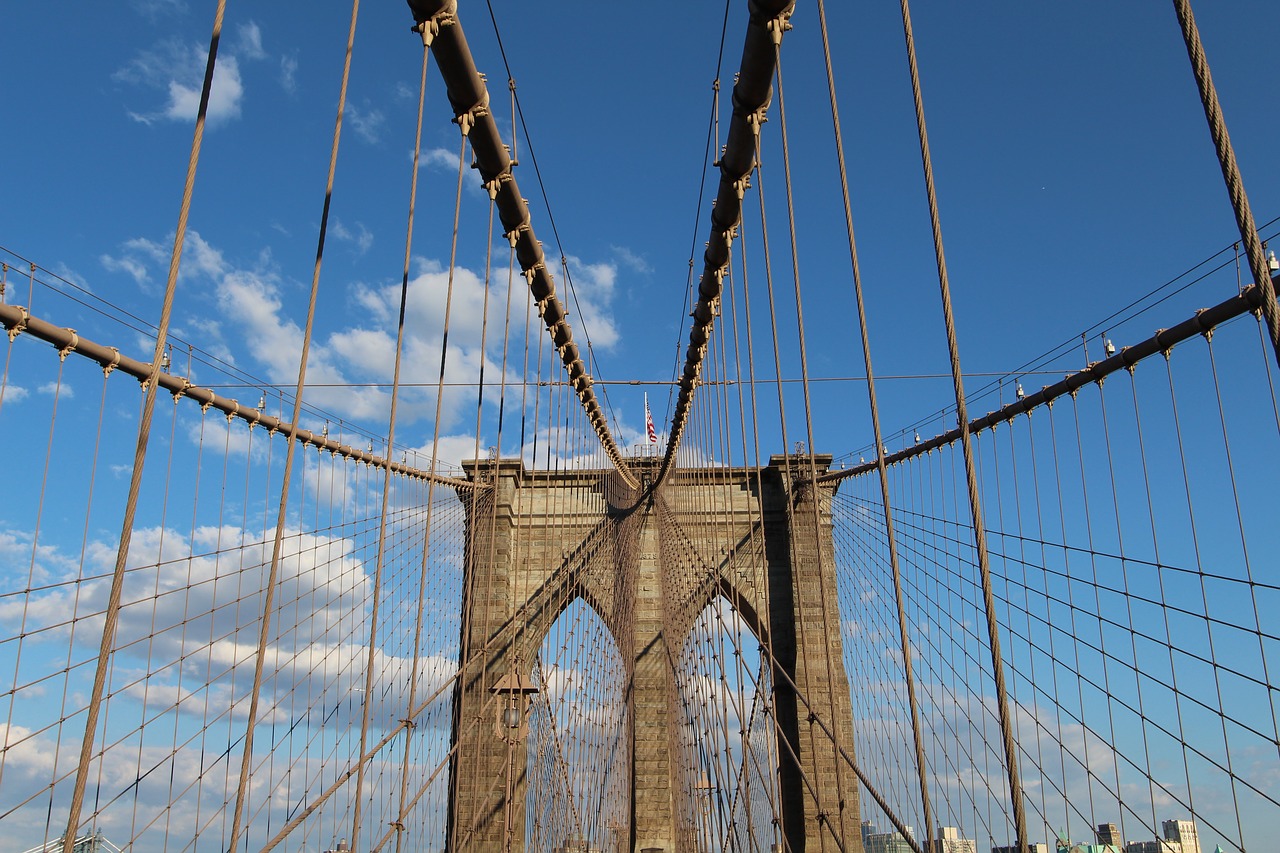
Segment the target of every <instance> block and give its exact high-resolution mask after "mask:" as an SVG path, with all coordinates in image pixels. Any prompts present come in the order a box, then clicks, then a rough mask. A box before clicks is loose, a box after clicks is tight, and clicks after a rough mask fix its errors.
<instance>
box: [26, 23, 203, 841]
mask: <svg viewBox="0 0 1280 853" xmlns="http://www.w3.org/2000/svg"><path fill="white" fill-rule="evenodd" d="M226 7H227V2H226V0H218V7H217V11H216V12H215V13H214V17H213V34H212V35H211V36H210V38H209V56H208V59H207V60H206V62H205V68H204V83H203V85H202V86H201V89H200V107H199V109H198V110H197V111H196V127H195V131H194V133H193V135H192V139H191V155H190V157H189V158H188V159H187V177H186V182H185V184H184V185H183V188H182V205H181V207H180V208H179V211H178V225H177V228H176V229H175V233H174V237H173V253H172V255H171V256H170V258H169V278H168V281H167V282H166V284H165V290H164V301H163V303H162V305H161V308H160V323H159V325H158V326H157V328H156V346H155V352H154V354H153V355H152V358H151V375H150V376H149V377H148V378H147V382H146V396H145V399H144V401H143V405H142V417H141V418H140V419H139V422H138V441H137V446H136V448H135V450H134V454H133V472H132V474H131V476H130V479H129V496H128V498H127V499H126V501H125V507H124V520H123V522H122V523H121V529H120V544H119V546H118V547H117V549H116V564H115V569H114V570H113V572H112V575H111V592H110V595H109V597H108V599H107V608H106V613H105V614H104V617H103V624H102V643H101V645H100V646H99V649H98V662H97V667H96V669H95V670H94V676H93V690H92V692H91V693H90V695H89V704H88V708H87V709H86V714H85V723H84V741H83V743H82V744H81V747H80V764H79V766H78V767H77V769H76V780H75V787H74V788H73V789H72V793H71V807H70V809H69V810H68V813H67V834H66V837H65V838H63V841H62V850H63V853H71V851H72V848H74V847H75V840H76V830H77V829H78V828H79V825H80V810H81V808H82V807H83V806H84V792H85V786H86V784H87V783H88V780H89V762H90V759H91V758H92V756H93V741H94V735H95V734H96V730H97V728H98V715H99V713H100V712H101V710H102V694H103V691H104V689H105V688H106V680H107V668H108V663H109V661H110V658H111V647H112V645H113V643H114V642H115V634H116V625H117V624H118V622H119V619H120V596H121V594H122V593H123V591H124V569H125V563H126V562H127V561H128V559H129V543H130V540H131V539H132V536H133V519H134V515H135V514H136V512H137V509H138V493H139V491H140V490H141V488H142V468H143V463H145V462H146V459H147V445H148V443H149V441H150V438H151V418H152V416H153V415H154V414H155V407H156V391H157V387H158V386H157V382H156V379H157V378H158V377H159V375H160V359H161V357H162V356H163V354H164V349H165V344H166V343H167V342H168V337H169V317H170V315H171V314H172V312H173V297H174V293H175V292H176V291H177V287H178V267H179V265H180V264H181V262H182V244H183V241H184V239H185V238H186V235H187V218H188V215H189V214H190V212H191V196H192V193H193V191H194V189H195V182H196V164H197V163H199V162H200V144H201V142H202V141H203V140H204V122H205V116H206V115H207V113H208V111H209V92H210V90H212V88H213V68H214V65H215V64H216V62H217V58H218V42H219V41H220V40H221V38H222V16H223V13H224V12H225V11H226ZM29 302H30V300H28V303H29Z"/></svg>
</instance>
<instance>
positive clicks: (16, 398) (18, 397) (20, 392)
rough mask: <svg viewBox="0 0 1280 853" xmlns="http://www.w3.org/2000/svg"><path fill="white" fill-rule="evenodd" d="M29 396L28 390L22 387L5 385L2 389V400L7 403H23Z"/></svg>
mask: <svg viewBox="0 0 1280 853" xmlns="http://www.w3.org/2000/svg"><path fill="white" fill-rule="evenodd" d="M28 396H29V395H28V392H27V389H26V388H23V387H22V386H21V385H5V386H4V387H3V388H0V400H4V402H6V403H21V402H22V401H23V400H25V399H26V398H27V397H28Z"/></svg>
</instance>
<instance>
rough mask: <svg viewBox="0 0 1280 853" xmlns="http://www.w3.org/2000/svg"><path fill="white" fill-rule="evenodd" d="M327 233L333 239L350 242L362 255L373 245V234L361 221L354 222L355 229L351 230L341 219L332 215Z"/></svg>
mask: <svg viewBox="0 0 1280 853" xmlns="http://www.w3.org/2000/svg"><path fill="white" fill-rule="evenodd" d="M329 233H330V234H332V235H333V237H334V239H335V240H341V241H342V242H344V243H350V244H352V245H353V246H355V249H356V252H358V253H359V254H361V255H363V254H364V253H365V252H367V251H369V249H370V248H371V247H372V246H373V234H372V233H371V232H370V231H369V229H368V228H366V227H365V225H364V223H363V222H357V223H356V224H355V230H354V231H352V230H351V229H350V228H348V227H347V226H346V225H344V224H343V223H342V220H340V219H338V218H337V217H334V220H333V224H332V225H330V226H329Z"/></svg>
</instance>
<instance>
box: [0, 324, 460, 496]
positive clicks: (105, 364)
mask: <svg viewBox="0 0 1280 853" xmlns="http://www.w3.org/2000/svg"><path fill="white" fill-rule="evenodd" d="M0 327H3V328H4V329H6V330H8V331H9V332H10V333H12V334H13V336H14V337H17V336H18V335H19V334H28V335H31V336H32V337H33V338H38V339H39V340H42V341H45V342H46V343H49V344H52V345H53V346H54V347H55V348H57V349H59V350H62V349H67V348H69V347H70V348H71V351H72V353H73V354H75V355H78V356H81V357H83V358H87V359H89V360H91V361H94V362H97V363H98V364H99V365H100V366H101V367H102V368H103V370H104V371H105V372H107V373H108V374H110V373H113V372H115V371H116V370H119V371H120V372H121V373H125V374H128V375H129V376H132V377H134V378H135V379H139V380H141V381H142V382H144V383H145V382H148V381H150V363H149V362H145V361H139V360H137V359H135V358H130V357H129V356H127V355H122V354H121V353H120V351H119V350H118V349H116V348H115V347H109V346H104V345H103V344H100V343H97V342H95V341H92V340H89V339H87V338H85V337H83V336H81V335H79V334H77V333H76V332H75V331H73V330H71V329H66V328H63V327H62V326H56V325H54V324H53V323H50V322H48V321H47V320H43V319H41V318H39V317H35V316H33V315H31V314H30V313H28V312H27V310H26V309H25V308H23V307H21V306H15V305H0ZM155 384H156V385H157V386H159V387H160V388H163V389H164V390H166V391H168V392H169V393H170V394H172V395H173V396H174V397H175V398H180V397H188V398H190V399H191V400H193V401H194V402H196V403H198V404H200V406H201V407H202V408H204V409H210V408H213V409H217V410H218V411H220V412H222V413H223V414H225V415H227V416H228V417H230V418H234V419H236V420H240V421H243V422H244V423H246V424H248V425H249V426H250V427H254V426H261V427H262V428H263V429H264V430H266V431H267V432H269V433H272V434H274V433H280V434H282V435H285V436H292V437H295V438H296V439H297V440H298V441H300V442H302V443H303V444H304V445H310V446H311V447H314V448H316V450H317V451H321V452H326V453H330V454H332V455H334V456H341V457H343V458H346V459H350V460H351V461H353V462H360V463H364V464H366V465H369V466H371V467H373V468H378V469H383V468H389V469H391V470H392V471H394V472H395V473H396V474H398V475H400V476H404V477H409V478H413V479H418V480H434V481H435V482H437V483H438V484H440V485H443V486H449V487H450V488H453V489H464V490H470V489H474V488H476V484H475V483H474V482H472V481H471V480H464V479H461V478H458V477H449V476H445V475H443V474H432V473H430V472H428V471H423V470H421V469H420V468H416V467H414V466H413V465H410V464H408V463H406V462H395V461H393V460H392V459H391V458H390V456H389V455H381V454H376V453H373V452H371V451H368V450H364V449H362V448H359V447H355V446H353V445H351V444H348V443H344V442H343V441H342V440H341V439H336V438H330V437H329V436H328V435H326V434H325V433H323V432H321V433H317V432H315V431H314V430H307V429H301V428H299V426H298V424H297V422H296V421H294V422H292V423H290V422H288V421H286V420H284V419H283V418H280V417H277V416H275V415H269V414H267V413H266V412H265V411H263V410H262V409H258V408H253V407H250V406H249V405H247V404H244V403H241V402H239V401H238V400H233V399H231V398H228V397H223V396H222V395H220V394H217V393H215V392H214V391H213V390H212V389H211V387H210V386H207V385H193V384H191V382H190V381H189V380H188V379H187V378H186V377H184V376H179V375H177V374H174V373H169V372H166V371H160V372H159V373H158V374H157V375H156V380H155ZM254 387H255V388H256V387H259V386H258V385H257V384H255V385H254ZM311 387H316V386H314V385H313V386H311ZM401 387H405V386H404V385H403V384H402V385H401ZM352 440H354V439H352Z"/></svg>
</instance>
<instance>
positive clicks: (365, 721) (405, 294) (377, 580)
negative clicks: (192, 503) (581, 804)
mask: <svg viewBox="0 0 1280 853" xmlns="http://www.w3.org/2000/svg"><path fill="white" fill-rule="evenodd" d="M430 58H431V51H430V50H428V49H427V47H426V44H425V43H424V44H423V47H422V74H421V79H420V80H419V83H418V123H417V129H416V130H415V132H414V137H413V168H412V172H411V177H410V179H409V217H408V224H407V225H406V227H405V237H404V269H403V272H402V274H401V278H400V317H399V320H398V322H397V323H396V355H395V367H394V368H393V369H392V376H391V413H390V417H389V419H388V422H387V457H388V458H390V456H391V448H392V447H393V446H394V444H395V439H396V404H397V402H398V400H399V396H400V394H399V392H400V363H401V361H402V360H403V358H402V357H403V352H404V317H405V308H406V304H407V303H408V301H409V258H410V253H411V250H412V247H413V211H414V205H415V204H416V203H417V200H418V162H419V153H420V152H421V150H422V107H423V103H424V101H425V100H426V92H427V65H428V64H429V60H430ZM466 144H467V140H466V137H463V140H462V150H461V151H459V152H458V160H459V162H460V163H465V162H466ZM461 168H462V167H461V166H460V167H459V174H458V187H459V192H461V187H462V174H461ZM454 232H455V234H456V232H457V218H456V217H455V219H454ZM449 280H450V282H451V283H452V281H453V272H452V269H450V274H449ZM390 497H391V466H390V465H388V466H387V468H386V476H385V477H384V478H383V482H382V511H381V512H380V513H379V514H378V552H377V561H376V567H375V569H374V578H373V606H372V609H371V610H370V612H369V656H368V659H367V660H366V663H365V674H364V694H363V695H364V706H363V709H362V713H361V719H360V751H359V753H358V755H359V761H360V766H359V767H358V768H357V769H356V792H355V805H354V807H353V810H352V818H351V843H352V845H353V846H356V847H358V846H359V844H360V820H361V818H362V816H363V815H362V814H361V805H362V802H363V795H364V776H365V767H366V762H365V747H366V746H367V745H368V740H369V714H370V708H371V705H372V704H373V666H374V662H375V661H376V660H377V656H376V651H377V646H378V642H377V641H378V605H379V603H380V598H379V596H380V594H381V587H382V569H383V564H384V561H385V558H386V533H387V507H388V504H389V501H390ZM232 853H234V851H233V852H232Z"/></svg>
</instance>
